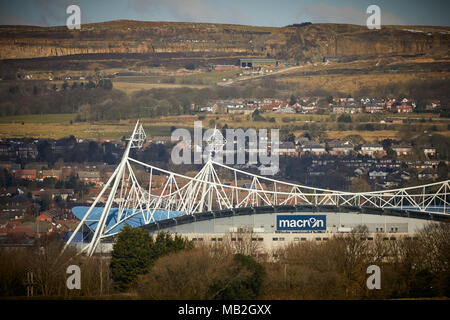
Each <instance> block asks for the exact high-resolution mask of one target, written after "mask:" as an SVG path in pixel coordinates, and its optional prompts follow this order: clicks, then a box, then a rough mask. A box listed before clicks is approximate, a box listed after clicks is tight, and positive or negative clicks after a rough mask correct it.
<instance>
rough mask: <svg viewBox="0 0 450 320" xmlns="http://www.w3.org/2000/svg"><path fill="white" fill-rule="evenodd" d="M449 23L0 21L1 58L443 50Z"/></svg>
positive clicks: (299, 56) (449, 39) (318, 55)
mask: <svg viewBox="0 0 450 320" xmlns="http://www.w3.org/2000/svg"><path fill="white" fill-rule="evenodd" d="M449 43H450V28H449V27H423V26H421V27H413V26H383V27H382V29H381V30H369V29H367V28H366V27H363V26H356V25H343V24H310V25H306V26H297V27H295V26H288V27H282V28H274V27H255V26H244V25H225V24H211V23H178V22H138V21H126V20H125V21H124V20H120V21H111V22H105V23H95V24H87V25H83V26H82V29H81V30H68V29H67V28H66V27H49V28H42V27H30V26H0V59H27V58H42V57H54V56H57V57H60V56H66V55H80V54H83V55H84V54H117V53H121V54H126V53H139V54H151V53H185V54H186V53H187V54H193V53H201V54H202V55H203V56H205V55H207V56H222V55H224V56H227V55H241V56H242V55H252V56H272V57H276V58H279V59H287V60H296V61H298V62H302V61H321V60H322V59H323V57H324V56H340V57H346V56H373V55H381V56H383V55H421V54H427V55H428V56H439V57H447V56H448V53H449Z"/></svg>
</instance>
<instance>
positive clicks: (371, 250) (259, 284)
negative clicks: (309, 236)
mask: <svg viewBox="0 0 450 320" xmlns="http://www.w3.org/2000/svg"><path fill="white" fill-rule="evenodd" d="M369 236H370V235H369V234H368V231H367V227H365V226H358V227H356V228H354V229H353V231H352V232H351V233H349V234H346V235H335V236H333V237H330V238H329V240H328V241H320V242H319V241H302V242H294V243H291V244H289V245H287V246H285V247H280V248H279V249H276V250H275V251H274V252H273V253H274V254H273V255H267V254H266V253H265V251H264V250H263V249H262V247H261V246H260V245H259V244H258V242H255V241H253V239H254V237H255V235H254V234H252V233H251V232H248V231H245V230H244V231H240V232H238V233H233V234H227V235H225V236H224V239H223V241H222V242H220V243H219V242H216V243H214V244H196V245H194V244H193V242H191V241H187V240H186V239H184V238H182V237H181V236H179V235H175V236H173V235H169V234H167V233H160V234H158V235H157V236H156V237H154V238H153V237H151V236H149V234H148V232H147V231H145V230H143V229H140V228H133V229H132V228H129V227H125V228H123V229H122V231H121V233H120V234H119V236H118V238H117V241H116V243H115V244H114V249H113V252H112V254H111V258H107V259H105V257H103V258H101V257H100V256H98V255H97V256H94V257H93V258H86V257H83V256H74V255H75V252H74V251H71V250H70V249H69V250H67V251H66V252H65V253H64V255H62V256H59V254H60V250H61V248H62V243H61V242H60V241H58V240H57V239H54V238H53V239H51V238H48V237H46V238H43V239H40V240H39V243H38V244H37V245H36V246H34V247H30V248H26V249H23V251H21V250H16V251H14V250H7V249H5V248H0V258H1V259H0V296H3V297H6V296H24V295H26V284H25V283H24V281H23V279H24V278H26V273H27V272H30V271H31V272H33V273H34V275H35V280H36V281H35V295H37V296H41V297H58V298H73V297H80V296H84V297H90V298H95V297H99V296H101V295H106V296H109V297H112V296H115V295H116V296H117V295H118V297H122V298H127V297H130V296H132V297H134V298H137V299H175V300H176V299H196V300H198V299H206V300H224V299H225V300H233V299H242V300H244V299H398V298H432V297H449V296H450V272H449V271H450V270H449V267H450V241H449V240H450V223H449V222H443V223H431V224H428V225H426V226H425V227H424V228H423V229H421V230H420V231H419V232H418V233H417V234H415V235H411V236H410V237H406V236H404V237H399V236H398V235H397V236H396V235H394V234H391V235H387V234H379V235H376V236H375V237H373V239H372V240H369ZM393 236H394V237H396V238H397V239H396V240H392V237H393ZM236 238H237V240H238V241H236ZM232 239H235V241H232ZM69 264H77V265H79V266H80V268H81V279H82V280H81V281H82V284H81V290H73V291H70V290H67V288H66V287H65V284H66V281H65V277H66V273H65V268H66V267H67V266H68V265H69ZM370 265H377V266H379V267H380V270H381V289H379V290H369V289H368V288H367V286H366V280H367V278H368V276H369V275H368V274H367V267H368V266H370ZM100 279H101V280H100Z"/></svg>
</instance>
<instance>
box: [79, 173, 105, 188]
mask: <svg viewBox="0 0 450 320" xmlns="http://www.w3.org/2000/svg"><path fill="white" fill-rule="evenodd" d="M78 178H80V180H81V181H84V182H92V183H95V184H97V185H98V184H101V177H100V172H98V171H78Z"/></svg>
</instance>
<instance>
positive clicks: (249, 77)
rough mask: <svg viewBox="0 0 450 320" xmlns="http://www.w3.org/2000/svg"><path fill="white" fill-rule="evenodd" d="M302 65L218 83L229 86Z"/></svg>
mask: <svg viewBox="0 0 450 320" xmlns="http://www.w3.org/2000/svg"><path fill="white" fill-rule="evenodd" d="M302 67H303V66H295V67H289V68H285V69H281V70H278V71H274V72H271V73H265V74H258V75H255V76H246V77H239V78H237V79H229V80H228V81H226V82H221V83H218V84H217V85H218V86H224V87H227V86H229V85H231V84H233V83H235V82H242V81H247V80H254V79H257V78H262V77H267V76H273V75H274V74H280V73H285V72H289V71H293V70H297V69H300V68H302Z"/></svg>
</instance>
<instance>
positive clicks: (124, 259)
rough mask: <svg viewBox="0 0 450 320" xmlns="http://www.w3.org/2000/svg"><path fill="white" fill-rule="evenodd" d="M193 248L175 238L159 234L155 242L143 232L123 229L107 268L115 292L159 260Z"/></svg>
mask: <svg viewBox="0 0 450 320" xmlns="http://www.w3.org/2000/svg"><path fill="white" fill-rule="evenodd" d="M192 247H193V245H192V242H189V241H187V240H185V239H184V238H182V237H181V236H178V235H175V236H174V237H172V236H171V235H170V234H168V233H159V234H158V235H157V236H156V239H155V240H154V239H153V237H152V236H151V235H150V234H149V233H148V231H146V230H144V229H141V228H131V227H130V226H125V227H124V228H123V229H122V231H121V232H120V233H119V236H118V239H117V242H116V243H115V244H114V248H113V251H112V253H111V265H110V268H111V274H112V278H113V281H114V286H115V288H116V289H117V290H119V291H124V290H126V289H127V288H128V287H129V286H130V285H131V284H132V283H133V282H134V281H135V280H136V278H137V277H138V275H142V274H146V273H147V272H148V270H149V268H150V267H151V266H152V265H153V264H154V263H155V261H156V260H157V259H159V258H160V257H162V256H164V255H167V254H169V253H174V252H178V251H180V250H183V249H190V248H192Z"/></svg>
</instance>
